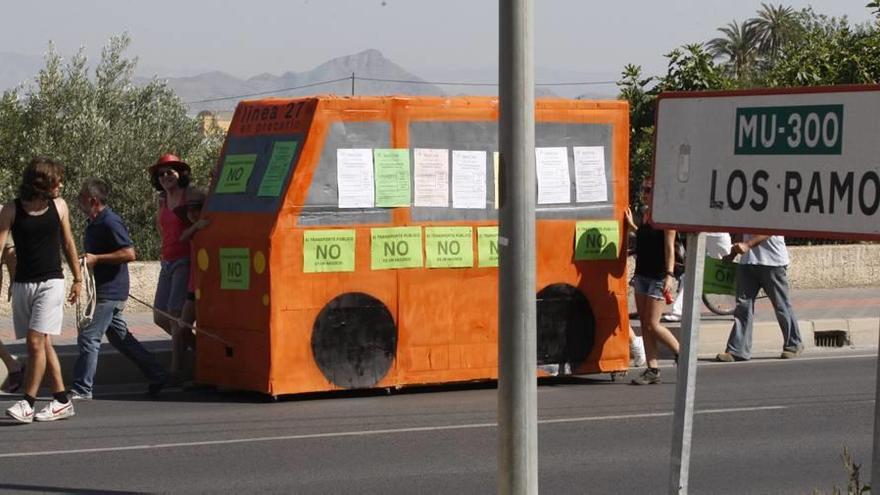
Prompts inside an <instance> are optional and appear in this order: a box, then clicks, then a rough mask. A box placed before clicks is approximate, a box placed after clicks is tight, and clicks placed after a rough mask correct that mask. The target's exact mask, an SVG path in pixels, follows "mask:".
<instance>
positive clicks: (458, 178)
mask: <svg viewBox="0 0 880 495" xmlns="http://www.w3.org/2000/svg"><path fill="white" fill-rule="evenodd" d="M452 207H453V208H485V207H486V152H485V151H457V150H454V151H453V152H452Z"/></svg>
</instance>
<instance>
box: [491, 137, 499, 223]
mask: <svg viewBox="0 0 880 495" xmlns="http://www.w3.org/2000/svg"><path fill="white" fill-rule="evenodd" d="M500 157H501V155H500V154H499V153H498V152H497V151H495V152H493V153H492V169H493V171H494V172H495V175H493V177H494V178H495V209H496V210H497V209H498V201H499V200H500V198H499V197H498V180H499V179H500V177H499V176H498V170H499V165H498V163H499V161H500Z"/></svg>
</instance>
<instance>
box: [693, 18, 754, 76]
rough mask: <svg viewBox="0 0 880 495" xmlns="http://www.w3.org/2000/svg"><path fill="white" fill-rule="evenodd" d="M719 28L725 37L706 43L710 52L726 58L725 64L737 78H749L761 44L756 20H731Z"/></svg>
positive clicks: (716, 56) (714, 55) (717, 56)
mask: <svg viewBox="0 0 880 495" xmlns="http://www.w3.org/2000/svg"><path fill="white" fill-rule="evenodd" d="M718 30H719V31H721V32H722V33H724V37H721V38H714V39H712V40H710V41H709V42H708V43H706V48H707V49H708V50H709V53H711V54H712V56H713V57H715V58H719V57H720V58H725V59H726V60H725V61H724V65H725V66H726V67H727V70H729V71H730V72H731V73H732V75H733V77H735V78H736V79H739V80H747V79H749V78H750V77H751V76H752V72H753V70H754V67H755V64H756V62H757V60H758V56H759V45H760V38H759V34H758V30H757V29H755V24H754V20H751V19H750V20H748V21H745V22H743V23H742V24H739V23H738V22H736V21H733V22H729V23H727V25H726V26H724V27H722V28H718Z"/></svg>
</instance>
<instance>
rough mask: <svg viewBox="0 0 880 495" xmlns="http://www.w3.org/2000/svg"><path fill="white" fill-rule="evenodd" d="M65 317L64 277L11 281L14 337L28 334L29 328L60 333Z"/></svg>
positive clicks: (46, 332)
mask: <svg viewBox="0 0 880 495" xmlns="http://www.w3.org/2000/svg"><path fill="white" fill-rule="evenodd" d="M63 319H64V279H61V278H53V279H50V280H46V281H45V282H26V283H20V282H14V283H13V284H12V324H13V326H14V327H15V338H16V339H23V338H25V337H27V333H28V330H34V331H35V332H40V333H43V334H46V335H61V323H62V320H63Z"/></svg>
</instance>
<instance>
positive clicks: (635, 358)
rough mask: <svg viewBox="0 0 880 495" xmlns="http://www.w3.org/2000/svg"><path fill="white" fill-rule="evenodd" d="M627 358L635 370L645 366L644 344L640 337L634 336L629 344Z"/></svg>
mask: <svg viewBox="0 0 880 495" xmlns="http://www.w3.org/2000/svg"><path fill="white" fill-rule="evenodd" d="M629 358H630V359H631V360H632V365H633V367H635V368H641V367H642V366H644V365H645V362H646V361H645V343H644V341H643V340H642V338H641V337H639V336H636V338H634V339H632V340H631V341H630V342H629Z"/></svg>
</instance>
